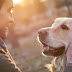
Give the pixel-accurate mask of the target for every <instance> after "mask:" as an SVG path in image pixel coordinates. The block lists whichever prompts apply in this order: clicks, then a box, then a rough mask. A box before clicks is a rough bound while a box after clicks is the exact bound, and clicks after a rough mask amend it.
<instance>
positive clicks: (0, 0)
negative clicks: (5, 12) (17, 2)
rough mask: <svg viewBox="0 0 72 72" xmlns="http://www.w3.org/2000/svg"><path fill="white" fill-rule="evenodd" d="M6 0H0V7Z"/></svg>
mask: <svg viewBox="0 0 72 72" xmlns="http://www.w3.org/2000/svg"><path fill="white" fill-rule="evenodd" d="M5 1H6V0H0V9H1V7H2V5H3V4H4V2H5Z"/></svg>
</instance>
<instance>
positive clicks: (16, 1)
mask: <svg viewBox="0 0 72 72" xmlns="http://www.w3.org/2000/svg"><path fill="white" fill-rule="evenodd" d="M22 1H23V0H13V2H14V3H15V4H20V3H22Z"/></svg>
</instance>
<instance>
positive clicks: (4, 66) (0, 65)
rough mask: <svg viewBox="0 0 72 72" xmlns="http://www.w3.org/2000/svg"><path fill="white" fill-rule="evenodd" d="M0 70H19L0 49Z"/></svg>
mask: <svg viewBox="0 0 72 72" xmlns="http://www.w3.org/2000/svg"><path fill="white" fill-rule="evenodd" d="M0 72H21V70H20V69H19V68H18V67H17V66H16V64H15V63H14V62H13V61H12V60H11V59H10V58H9V56H8V54H7V53H6V52H4V51H3V50H0Z"/></svg>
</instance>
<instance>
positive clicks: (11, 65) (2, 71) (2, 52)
mask: <svg viewBox="0 0 72 72" xmlns="http://www.w3.org/2000/svg"><path fill="white" fill-rule="evenodd" d="M12 8H13V2H12V0H0V72H21V70H20V69H19V68H18V67H17V66H16V64H15V62H14V60H13V59H12V57H11V55H10V53H9V52H8V50H7V49H6V46H5V44H4V42H3V40H4V39H5V38H6V37H7V31H8V25H9V24H11V23H13V21H14V19H13V17H12Z"/></svg>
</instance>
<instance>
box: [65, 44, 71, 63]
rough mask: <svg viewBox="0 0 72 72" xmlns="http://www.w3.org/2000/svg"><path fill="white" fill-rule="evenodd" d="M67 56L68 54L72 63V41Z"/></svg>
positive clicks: (69, 61)
mask: <svg viewBox="0 0 72 72" xmlns="http://www.w3.org/2000/svg"><path fill="white" fill-rule="evenodd" d="M66 56H67V63H72V43H71V44H70V45H69V47H68V50H67V53H66Z"/></svg>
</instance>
